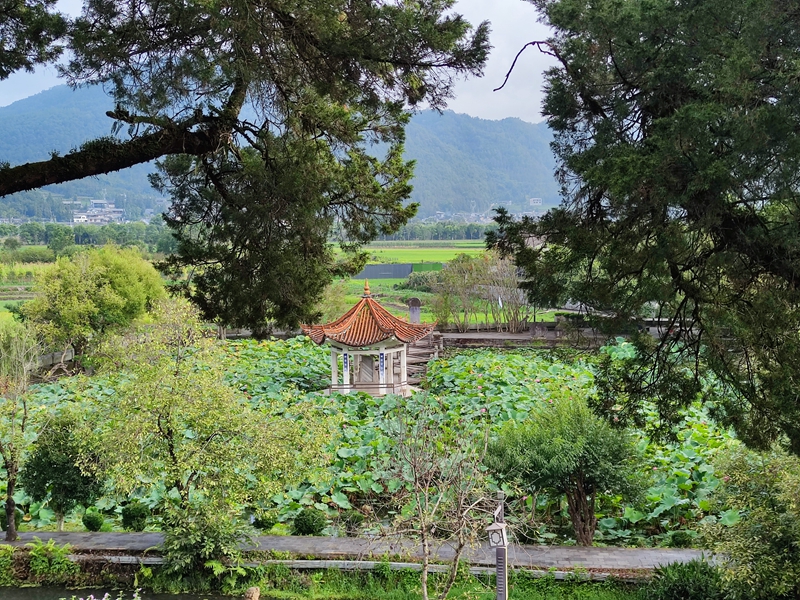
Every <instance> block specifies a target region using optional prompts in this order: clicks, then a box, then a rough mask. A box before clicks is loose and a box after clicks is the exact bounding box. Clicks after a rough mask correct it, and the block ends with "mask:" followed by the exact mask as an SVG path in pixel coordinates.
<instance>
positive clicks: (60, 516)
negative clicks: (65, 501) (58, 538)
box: [56, 512, 64, 531]
mask: <svg viewBox="0 0 800 600" xmlns="http://www.w3.org/2000/svg"><path fill="white" fill-rule="evenodd" d="M56 527H57V528H58V531H64V513H62V512H56Z"/></svg>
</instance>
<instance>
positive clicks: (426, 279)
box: [394, 271, 441, 293]
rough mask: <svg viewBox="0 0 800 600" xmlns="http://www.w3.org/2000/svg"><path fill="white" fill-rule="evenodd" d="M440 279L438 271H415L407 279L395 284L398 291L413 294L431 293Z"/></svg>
mask: <svg viewBox="0 0 800 600" xmlns="http://www.w3.org/2000/svg"><path fill="white" fill-rule="evenodd" d="M440 278H441V272H440V271H421V272H420V271H415V272H414V273H411V275H409V276H408V279H406V280H405V281H401V282H400V283H397V284H395V286H394V287H395V289H398V290H414V291H415V292H428V293H433V292H434V291H435V290H434V287H435V286H436V284H437V283H439V280H440Z"/></svg>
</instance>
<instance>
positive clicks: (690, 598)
mask: <svg viewBox="0 0 800 600" xmlns="http://www.w3.org/2000/svg"><path fill="white" fill-rule="evenodd" d="M642 596H643V597H644V598H647V600H722V598H723V597H724V596H723V593H722V587H721V579H720V572H719V569H717V567H715V566H713V565H710V564H709V563H707V562H706V561H703V560H693V561H690V562H688V563H673V564H671V565H666V566H663V567H658V568H657V569H656V570H655V572H654V573H653V579H651V580H650V583H649V584H648V586H647V588H646V589H645V591H644V593H643V594H642Z"/></svg>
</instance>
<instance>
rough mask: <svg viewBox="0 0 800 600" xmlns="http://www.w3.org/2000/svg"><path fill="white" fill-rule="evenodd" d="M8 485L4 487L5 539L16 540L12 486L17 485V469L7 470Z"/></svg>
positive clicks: (15, 504)
mask: <svg viewBox="0 0 800 600" xmlns="http://www.w3.org/2000/svg"><path fill="white" fill-rule="evenodd" d="M7 474H8V485H7V487H6V541H7V542H16V541H17V522H16V520H15V517H16V516H17V515H16V513H17V503H16V502H14V488H15V487H16V486H17V470H16V469H14V468H12V469H10V470H9V471H8V473H7Z"/></svg>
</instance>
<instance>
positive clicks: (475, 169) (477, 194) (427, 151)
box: [406, 111, 558, 217]
mask: <svg viewBox="0 0 800 600" xmlns="http://www.w3.org/2000/svg"><path fill="white" fill-rule="evenodd" d="M407 138H408V139H407V142H406V151H407V156H408V157H409V158H413V159H415V160H416V161H417V167H416V171H415V174H416V176H415V178H414V181H413V184H414V193H413V196H412V197H413V200H414V201H415V202H419V203H420V211H419V215H420V216H422V217H424V216H428V215H431V214H433V213H434V212H436V211H444V212H467V213H473V212H484V211H487V210H488V209H489V208H490V207H491V206H492V205H495V206H498V205H500V206H506V207H509V208H513V209H514V210H530V205H529V203H528V200H529V199H530V198H541V199H542V204H543V206H548V205H549V206H554V205H556V204H558V186H557V184H556V181H555V179H554V177H553V172H554V170H555V160H554V158H553V154H552V152H551V151H550V145H549V144H550V140H551V139H552V136H551V134H550V131H549V129H548V128H547V126H546V125H545V124H544V123H541V124H537V125H533V124H531V123H526V122H525V121H521V120H520V119H503V120H502V121H488V120H485V119H477V118H475V117H470V116H468V115H459V114H456V113H454V112H451V111H447V112H445V113H443V114H441V115H440V114H438V113H435V112H432V111H428V112H424V113H420V114H418V115H416V116H415V117H414V119H413V120H412V121H411V123H410V125H409V126H408V129H407Z"/></svg>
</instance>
